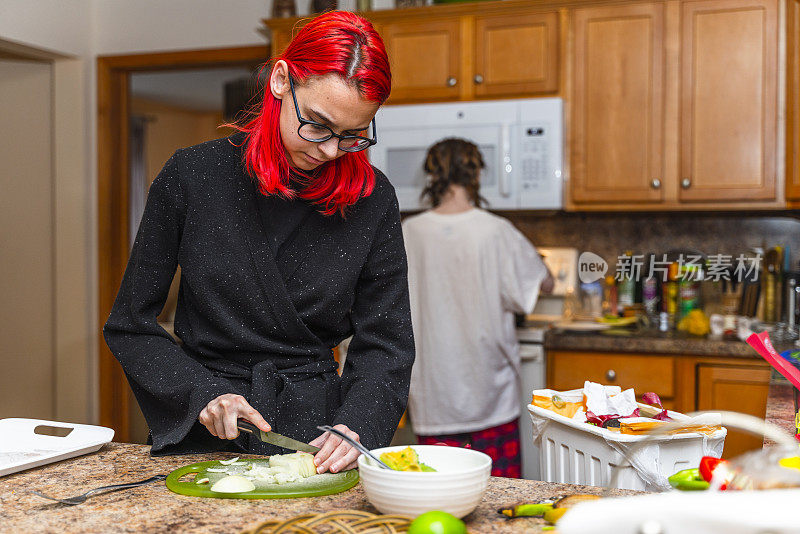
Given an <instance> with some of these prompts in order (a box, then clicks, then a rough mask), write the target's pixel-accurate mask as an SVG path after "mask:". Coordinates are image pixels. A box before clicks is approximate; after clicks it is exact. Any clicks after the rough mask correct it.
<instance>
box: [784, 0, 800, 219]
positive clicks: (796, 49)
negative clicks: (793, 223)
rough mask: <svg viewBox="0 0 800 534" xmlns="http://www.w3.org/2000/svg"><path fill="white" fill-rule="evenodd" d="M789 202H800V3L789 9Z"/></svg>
mask: <svg viewBox="0 0 800 534" xmlns="http://www.w3.org/2000/svg"><path fill="white" fill-rule="evenodd" d="M786 198H787V200H789V201H798V200H800V0H788V1H787V6H786ZM798 206H800V204H798V202H787V207H789V208H797V207H798Z"/></svg>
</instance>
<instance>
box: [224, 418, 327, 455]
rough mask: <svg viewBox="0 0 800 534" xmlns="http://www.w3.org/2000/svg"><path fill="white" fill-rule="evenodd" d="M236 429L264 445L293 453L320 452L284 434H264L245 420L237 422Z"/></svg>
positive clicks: (317, 448) (316, 448)
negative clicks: (275, 446) (250, 435)
mask: <svg viewBox="0 0 800 534" xmlns="http://www.w3.org/2000/svg"><path fill="white" fill-rule="evenodd" d="M236 427H237V428H238V429H239V430H241V431H243V432H248V433H250V434H253V435H254V436H255V437H257V438H258V439H260V440H261V441H263V442H264V443H270V444H272V445H277V446H278V447H283V448H284V449H289V450H292V451H303V452H308V453H311V454H315V453H317V452H319V447H315V446H313V445H309V444H308V443H303V442H302V441H298V440H296V439H292V438H290V437H289V436H284V435H283V434H278V433H277V432H264V431H263V430H261V429H260V428H258V427H257V426H256V425H254V424H253V423H251V422H249V421H245V420H244V419H238V420H237V421H236Z"/></svg>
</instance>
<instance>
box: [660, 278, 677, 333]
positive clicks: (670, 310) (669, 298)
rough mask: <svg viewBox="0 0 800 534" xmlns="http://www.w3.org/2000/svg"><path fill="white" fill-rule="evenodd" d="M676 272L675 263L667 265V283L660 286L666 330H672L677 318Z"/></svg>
mask: <svg viewBox="0 0 800 534" xmlns="http://www.w3.org/2000/svg"><path fill="white" fill-rule="evenodd" d="M678 270H679V266H678V263H677V262H672V263H670V264H669V270H668V271H667V281H666V282H664V283H663V284H662V289H663V291H662V293H661V295H662V305H661V309H662V311H664V313H666V314H667V315H666V322H667V329H668V330H674V329H675V325H676V324H677V318H678V278H679V277H678Z"/></svg>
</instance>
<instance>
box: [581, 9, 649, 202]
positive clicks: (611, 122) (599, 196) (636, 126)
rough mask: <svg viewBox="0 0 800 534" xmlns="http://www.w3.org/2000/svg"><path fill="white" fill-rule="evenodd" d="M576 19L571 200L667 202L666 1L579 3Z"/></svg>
mask: <svg viewBox="0 0 800 534" xmlns="http://www.w3.org/2000/svg"><path fill="white" fill-rule="evenodd" d="M572 24H573V31H574V45H573V50H574V56H573V64H574V76H573V79H572V83H573V85H572V103H571V104H572V123H571V127H572V143H571V152H570V155H571V160H572V166H571V176H572V179H571V183H572V185H571V192H572V199H573V201H574V202H575V203H576V204H577V203H593V202H603V203H607V202H611V203H616V202H620V203H622V202H624V203H630V202H661V201H662V200H663V197H664V195H663V183H664V176H663V159H664V150H663V130H664V120H663V110H664V84H663V77H664V36H663V28H664V6H663V4H661V3H647V4H627V5H618V6H607V7H590V8H584V9H576V10H575V11H574V12H573V18H572Z"/></svg>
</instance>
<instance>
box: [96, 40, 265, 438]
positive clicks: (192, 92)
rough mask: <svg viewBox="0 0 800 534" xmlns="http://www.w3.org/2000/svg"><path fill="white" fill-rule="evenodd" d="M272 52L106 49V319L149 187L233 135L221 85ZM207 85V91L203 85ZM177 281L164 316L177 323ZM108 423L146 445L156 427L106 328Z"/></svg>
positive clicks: (102, 128)
mask: <svg viewBox="0 0 800 534" xmlns="http://www.w3.org/2000/svg"><path fill="white" fill-rule="evenodd" d="M268 58H269V49H268V47H267V46H266V45H263V46H252V47H241V48H228V49H213V50H195V51H185V52H168V53H159V54H137V55H128V56H107V57H99V58H98V61H97V70H98V72H97V76H98V277H99V288H98V289H99V290H98V300H99V302H98V311H99V318H98V320H99V324H100V325H102V324H104V323H105V321H106V319H107V318H108V314H109V313H110V311H111V307H112V305H113V303H114V298H115V297H116V292H117V290H118V288H119V285H120V282H121V280H122V275H123V273H124V271H125V266H126V264H127V261H128V257H129V254H130V246H131V243H132V240H133V237H134V235H135V231H136V228H137V227H138V222H139V219H140V218H141V212H142V210H143V207H144V200H145V198H146V190H147V188H148V187H149V184H150V183H151V182H152V180H153V178H155V176H156V174H157V172H158V170H160V168H161V166H162V165H163V164H164V162H165V161H166V159H167V158H168V157H169V156H170V155H171V154H172V153H173V152H174V151H175V149H177V148H180V147H184V146H190V145H193V144H197V143H200V142H203V141H206V140H209V139H214V138H216V137H224V136H226V135H229V134H230V130H224V129H217V126H218V125H219V124H221V123H222V122H223V115H222V110H221V109H219V108H220V104H221V102H222V97H221V95H220V94H219V93H218V92H215V91H218V90H219V89H220V88H221V87H222V86H224V84H225V83H226V82H228V81H231V80H236V79H241V78H242V77H245V76H247V75H248V74H249V73H251V72H252V71H253V70H254V69H255V68H256V67H257V66H258V65H260V64H262V63H264V62H265V61H266V60H267V59H268ZM198 88H199V89H198ZM175 288H176V284H175V282H173V291H171V297H170V300H168V303H167V305H166V306H165V308H164V311H163V312H162V314H161V316H160V317H159V320H160V321H162V324H163V325H164V326H165V328H166V329H167V330H168V331H170V327H171V324H170V323H171V319H172V314H174V299H175V296H174V294H172V293H173V292H174V290H175ZM98 344H99V362H98V364H99V370H98V371H99V396H100V399H99V401H100V410H99V411H100V414H99V415H100V424H101V425H103V426H108V427H111V428H113V429H114V430H115V432H116V434H115V439H116V440H117V441H123V442H129V441H134V442H140V443H143V442H144V441H145V440H146V438H147V427H146V425H145V423H144V418H143V417H142V415H141V412H140V411H139V407H138V405H137V403H136V401H135V399H134V398H133V395H132V393H131V390H130V387H129V386H128V383H127V380H126V378H125V375H124V373H123V371H122V368H121V366H120V365H119V363H118V362H117V361H116V360H115V359H114V357H113V355H112V354H111V352H110V351H109V350H108V347H107V346H106V344H105V340H104V339H103V337H102V333H98Z"/></svg>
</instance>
